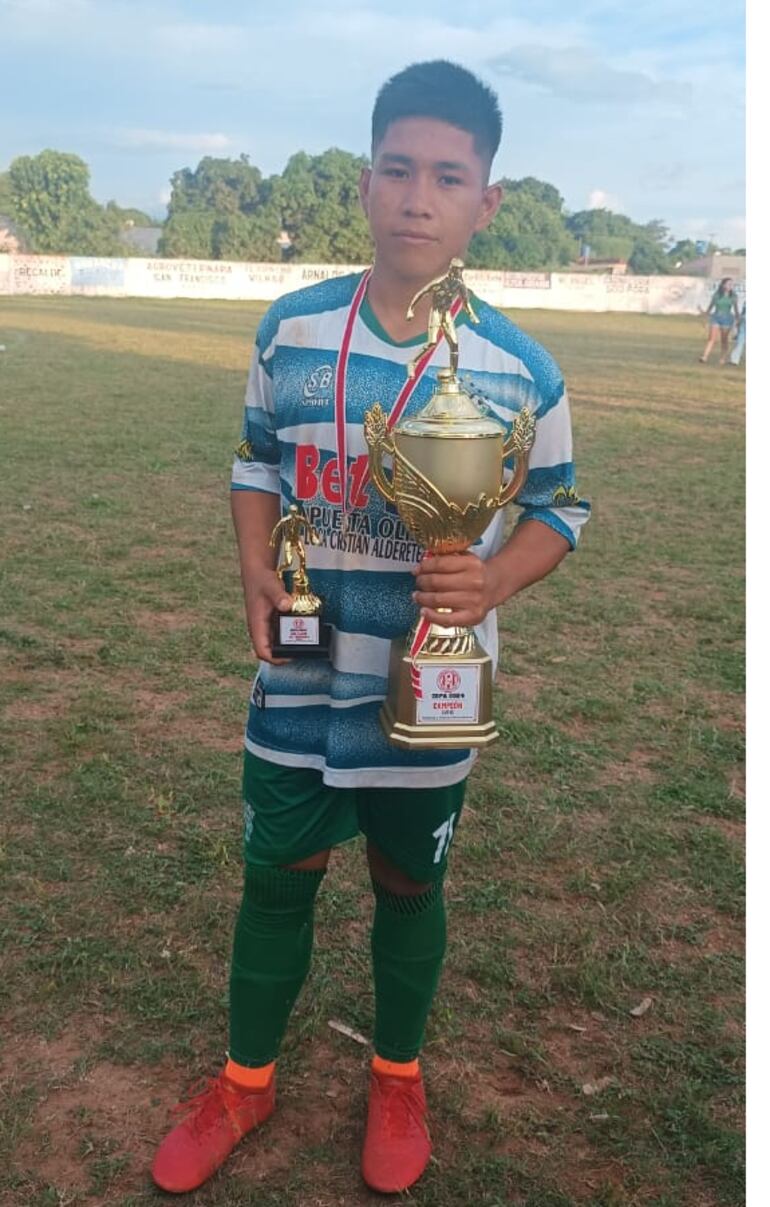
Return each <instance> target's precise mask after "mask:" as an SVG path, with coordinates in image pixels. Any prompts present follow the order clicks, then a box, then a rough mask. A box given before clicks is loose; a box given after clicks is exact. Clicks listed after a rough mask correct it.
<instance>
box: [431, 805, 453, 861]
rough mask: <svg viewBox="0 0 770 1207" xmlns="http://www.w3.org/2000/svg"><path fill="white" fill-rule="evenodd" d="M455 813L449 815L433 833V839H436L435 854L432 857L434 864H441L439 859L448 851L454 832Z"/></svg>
mask: <svg viewBox="0 0 770 1207" xmlns="http://www.w3.org/2000/svg"><path fill="white" fill-rule="evenodd" d="M456 817H457V813H450V815H449V817H448V818H447V820H446V821H445V822H443V823H442V825H440V826H439V828H438V829H437V830H434V831H433V837H434V838H437V839H438V842H437V844H436V854H435V855H434V856H433V862H434V863H441V857H442V855H444V854H445V853H446V852H447V851H448V850H449V844H450V842H451V841H452V836H453V834H454V832H455V818H456Z"/></svg>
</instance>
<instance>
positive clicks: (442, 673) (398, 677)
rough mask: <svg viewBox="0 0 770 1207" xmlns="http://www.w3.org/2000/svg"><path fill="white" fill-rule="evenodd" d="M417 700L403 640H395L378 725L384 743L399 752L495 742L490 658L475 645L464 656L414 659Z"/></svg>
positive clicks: (453, 748)
mask: <svg viewBox="0 0 770 1207" xmlns="http://www.w3.org/2000/svg"><path fill="white" fill-rule="evenodd" d="M416 665H417V666H418V667H419V668H420V675H421V687H422V698H421V699H418V698H417V697H416V696H415V693H414V687H413V686H412V660H411V658H410V656H409V653H408V651H407V644H406V640H405V639H402V640H400V641H394V642H393V646H392V648H391V655H390V678H389V680H388V696H387V699H386V700H385V702H384V704H383V706H382V708H381V710H380V724H381V725H382V728H383V729H384V731H385V735H386V737H387V738H388V741H390V742H392V743H393V745H394V746H399V747H401V748H402V749H404V750H467V749H478V748H480V747H484V746H491V745H492V743H493V742H496V741H497V739H498V738H499V737H500V734H499V732H498V729H497V726H496V724H495V722H494V721H493V719H492V659H491V658H490V656H489V654H487V653H485V652H484V650H483V649H482V648H481V646H480V645H479V643H478V641H477V642H475V643H474V648H473V649H472V650H471V651H470V652H469V653H467V654H430V655H428V656H424V657H422V658H417V659H416Z"/></svg>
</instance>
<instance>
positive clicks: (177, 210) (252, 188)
mask: <svg viewBox="0 0 770 1207" xmlns="http://www.w3.org/2000/svg"><path fill="white" fill-rule="evenodd" d="M261 183H262V174H261V172H260V171H259V168H255V167H253V166H252V165H251V164H250V163H249V157H248V155H241V156H239V158H238V159H217V158H214V156H211V155H206V156H205V157H204V158H203V159H202V160H201V161H200V163H199V164H198V166H197V168H195V170H194V171H193V170H192V169H190V168H182V169H181V170H180V171H179V172H174V175H173V176H172V177H171V200H170V201H169V206H168V216H169V218H174V217H175V216H176V215H177V214H181V213H186V212H187V211H189V210H216V212H217V213H218V214H237V213H253V212H254V210H256V208H257V207H258V206H259V204H260V201H261V193H260V185H261Z"/></svg>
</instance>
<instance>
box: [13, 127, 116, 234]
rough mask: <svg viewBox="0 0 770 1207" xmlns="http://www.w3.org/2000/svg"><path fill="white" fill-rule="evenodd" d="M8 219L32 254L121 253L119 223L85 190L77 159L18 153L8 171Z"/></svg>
mask: <svg viewBox="0 0 770 1207" xmlns="http://www.w3.org/2000/svg"><path fill="white" fill-rule="evenodd" d="M8 179H9V183H10V191H11V198H12V203H13V213H12V215H11V216H12V217H14V218H16V219H17V220H18V221H19V222H20V223H21V225H22V226H23V228H24V231H25V234H26V237H27V239H28V241H29V244H30V247H31V249H32V250H33V251H37V252H49V253H53V254H57V253H59V254H66V253H68V252H69V253H74V254H76V255H84V256H88V255H92V256H113V255H120V254H121V251H122V247H121V243H120V238H119V231H120V224H119V221H118V219H117V218H116V216H115V214H113V213H109V212H108V211H107V210H106V209H104V208H103V207H102V206H101V205H99V203H98V202H97V201H95V200H94V198H93V197H92V196H91V194H90V192H89V188H88V185H89V171H88V166H87V165H86V164H85V163H84V161H83V160H82V159H81V158H80V157H79V156H78V155H71V154H66V153H65V152H63V151H50V150H49V151H41V152H40V154H39V155H21V156H19V157H18V158H17V159H14V160H13V162H12V164H11V166H10V168H9V171H8Z"/></svg>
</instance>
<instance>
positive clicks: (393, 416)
mask: <svg viewBox="0 0 770 1207" xmlns="http://www.w3.org/2000/svg"><path fill="white" fill-rule="evenodd" d="M371 275H372V270H371V268H367V270H366V272H365V273H364V275H363V276H362V277H361V280H360V281H359V283H358V286H357V288H356V292H355V293H354V294H353V301H352V302H351V303H350V310H349V311H348V317H347V320H346V322H345V330H344V332H343V334H342V343H341V344H340V351H339V356H338V357H337V372H336V375H335V379H334V426H335V430H336V437H337V474H338V477H339V481H340V500H341V505H342V525H343V528H344V527H345V526H346V524H347V512H348V449H347V376H348V361H349V359H350V344H351V341H352V338H353V328H354V327H355V325H356V319H357V318H358V315H359V311H360V310H361V306H362V304H363V300H364V298H365V296H366V290H367V286H368V284H369V278H370V277H371ZM461 309H462V298H455V300H454V302H453V303H452V308H451V311H450V313H451V315H452V318H453V319H454V318H457V316H458V314H459V313H460V310H461ZM443 338H444V333H443V331H441V332H439V337H438V342H437V343H436V344H435V345H434V346H433V347H432V348H430V349H429V350H428V351H427V352H425V353H423V355H422V356H421V357H420V359H419V360H418V361H417V364H416V365H415V372H414V377H411V378H408V380H407V381H405V382H404V384H403V386H402V387H401V389H400V391H399V394H398V397H397V398H396V401H395V402H394V403H393V406H392V408H391V411H390V414H389V415H388V418H387V427H388V431H390V430H391V428H393V427H394V426H395V425H396V424H397V423H398V421H399V419H400V418H401V416H402V414H403V413H404V409H405V407H406V405H407V403H408V402H409V399H410V398H411V397H412V394H413V393H414V391H415V388H416V387H417V385H418V384H419V382H420V380H421V378H422V375H423V373H424V372H425V370H426V369H427V367H428V365H429V364H430V362H431V360H432V359H433V356H434V354H435V352H436V350H437V349H438V347H439V345H440V344H441V342H442V340H443Z"/></svg>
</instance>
